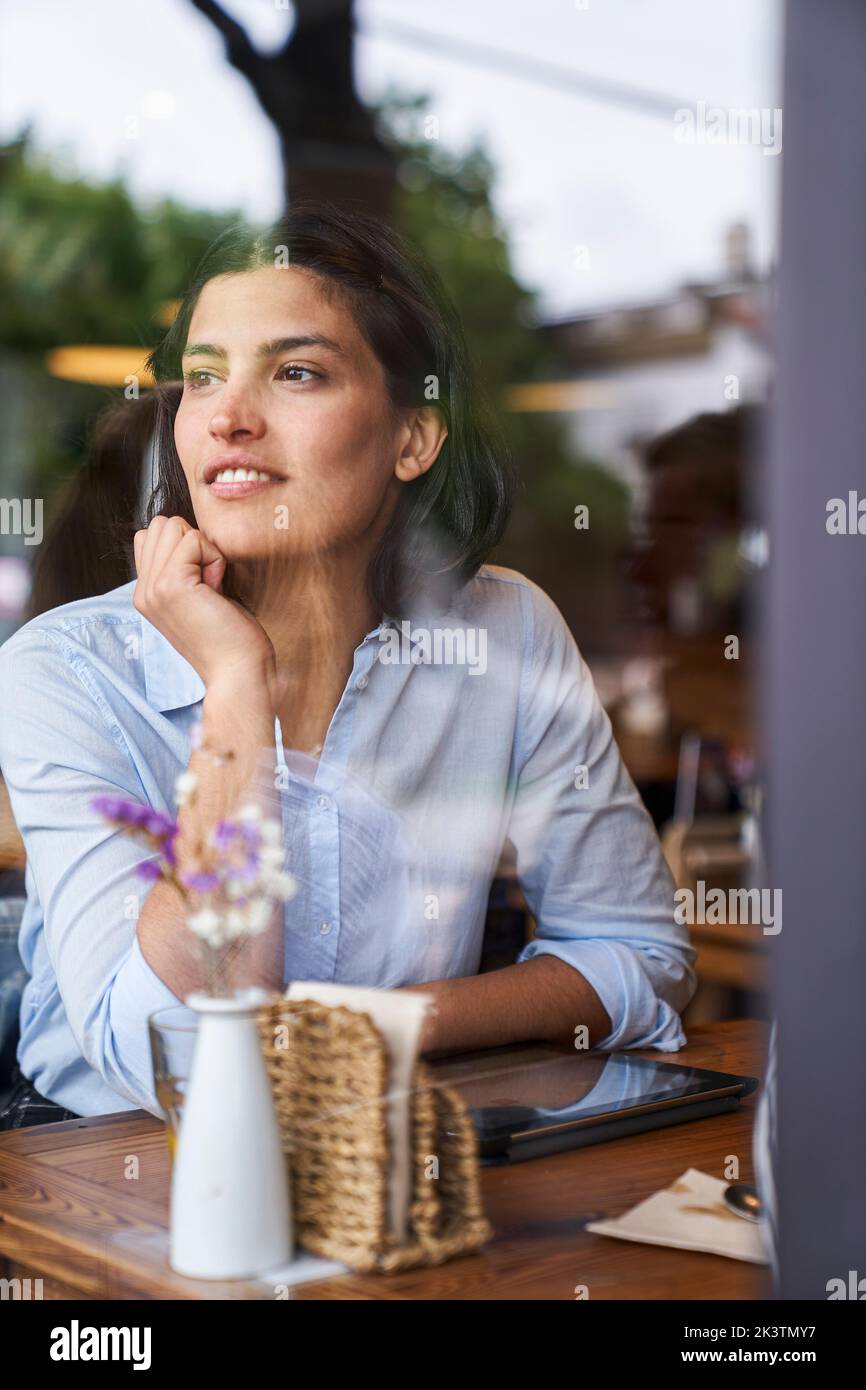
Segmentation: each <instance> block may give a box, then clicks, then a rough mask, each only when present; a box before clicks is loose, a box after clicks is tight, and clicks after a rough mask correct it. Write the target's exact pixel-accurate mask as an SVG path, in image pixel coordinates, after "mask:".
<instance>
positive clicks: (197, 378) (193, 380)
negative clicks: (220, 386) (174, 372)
mask: <svg viewBox="0 0 866 1390" xmlns="http://www.w3.org/2000/svg"><path fill="white" fill-rule="evenodd" d="M213 375H214V374H213V372H208V371H205V369H204V367H196V368H195V369H194V370H193V371H191V372H184V374H183V379H184V384H185V385H186V386H189V387H190V389H191V390H193V391H195V390H196V388H197V387H199V386H206V385H207V382H204V381H202V380H201V378H202V377H204V376H207V377H212V376H213Z"/></svg>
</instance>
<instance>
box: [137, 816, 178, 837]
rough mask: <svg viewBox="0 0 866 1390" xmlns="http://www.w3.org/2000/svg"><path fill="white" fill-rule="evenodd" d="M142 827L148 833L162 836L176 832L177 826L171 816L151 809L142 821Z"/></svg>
mask: <svg viewBox="0 0 866 1390" xmlns="http://www.w3.org/2000/svg"><path fill="white" fill-rule="evenodd" d="M144 828H145V830H146V831H147V832H148V834H149V835H156V836H157V837H158V838H160V839H161V838H162V837H163V836H165V835H171V834H172V833H173V832H176V830H177V826H176V824H175V822H174V820H172V818H171V816H167V815H165V814H164V813H163V812H162V811H151V812H150V814H149V815H148V817H147V820H146V821H145V822H144Z"/></svg>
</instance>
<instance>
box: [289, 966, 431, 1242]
mask: <svg viewBox="0 0 866 1390" xmlns="http://www.w3.org/2000/svg"><path fill="white" fill-rule="evenodd" d="M286 998H287V999H316V1000H318V1002H319V1003H320V1004H342V1005H344V1006H345V1007H346V1008H347V1009H354V1010H355V1012H356V1013H365V1014H369V1015H370V1018H371V1019H372V1020H373V1023H374V1024H375V1025H376V1027H377V1028H378V1029H379V1032H380V1033H381V1034H382V1036H383V1038H384V1039H385V1043H386V1045H387V1047H388V1052H389V1054H390V1060H391V1087H390V1090H389V1092H388V1132H389V1138H390V1141H391V1172H390V1174H389V1183H388V1197H389V1215H390V1227H391V1230H392V1231H393V1233H394V1235H395V1236H396V1237H397V1239H398V1241H401V1242H402V1241H403V1240H404V1239H405V1236H406V1228H407V1224H408V1219H409V1199H410V1195H411V1178H412V1173H411V1135H410V1122H411V1113H410V1109H409V1100H410V1091H411V1086H412V1076H413V1072H414V1070H415V1062H416V1060H417V1057H418V1048H419V1044H420V1042H421V1033H422V1029H423V1025H424V1015H425V1014H426V1012H427V1010H428V1008H429V1007H430V1006H431V1004H432V999H431V997H430V995H428V994H424V993H421V992H416V991H415V990H391V989H366V988H364V987H363V986H361V985H334V984H326V983H320V982H318V981H303V980H296V981H295V982H294V983H292V984H291V985H289V988H288V989H287V990H286Z"/></svg>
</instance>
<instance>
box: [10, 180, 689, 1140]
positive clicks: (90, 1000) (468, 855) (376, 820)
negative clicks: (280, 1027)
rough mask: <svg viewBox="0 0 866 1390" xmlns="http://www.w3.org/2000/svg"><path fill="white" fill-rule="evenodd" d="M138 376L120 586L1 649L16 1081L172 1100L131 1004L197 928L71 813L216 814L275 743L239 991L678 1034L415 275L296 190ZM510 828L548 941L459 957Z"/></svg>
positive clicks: (476, 432)
mask: <svg viewBox="0 0 866 1390" xmlns="http://www.w3.org/2000/svg"><path fill="white" fill-rule="evenodd" d="M151 365H152V367H153V371H154V374H155V376H156V378H157V381H158V383H159V386H158V389H157V400H158V412H157V426H156V453H157V457H158V460H159V476H158V479H157V484H156V489H155V492H154V496H153V498H152V500H151V504H150V508H149V511H148V517H149V524H148V525H147V526H146V527H145V528H144V529H143V530H141V531H139V532H138V533H137V534H136V536H135V547H134V548H135V564H136V572H137V579H136V580H135V581H133V582H132V583H129V584H126V585H122V586H121V587H119V588H117V589H114V590H112V591H111V592H109V593H107V594H104V595H102V596H100V597H98V598H95V599H86V600H83V601H78V602H74V603H71V604H66V605H63V606H61V607H59V608H56V609H54V610H53V611H52V612H50V613H46V614H43V615H41V616H40V617H39V618H37V619H35V620H34V621H33V622H31V623H29V624H27V625H26V626H25V627H24V628H22V629H21V630H20V631H19V632H18V633H16V634H15V636H14V637H13V638H12V639H11V640H10V641H9V642H7V643H6V644H5V646H4V647H3V649H2V651H0V682H2V686H0V688H2V691H3V698H4V710H5V712H6V713H5V718H4V723H3V730H2V734H0V765H2V770H3V773H4V775H5V777H6V779H7V783H8V786H9V790H10V795H11V799H12V805H13V809H14V812H15V816H16V820H17V822H18V825H19V828H20V831H21V834H22V836H23V839H24V843H25V847H26V849H27V856H28V908H27V915H26V917H25V921H24V924H23V926H22V934H21V948H22V955H23V958H24V961H25V964H26V965H27V966H28V968H29V969H30V971H31V975H32V979H31V981H30V983H29V985H28V987H27V992H26V994H25V998H24V1001H23V1004H22V1015H21V1023H22V1037H21V1043H20V1045H19V1049H18V1060H19V1063H20V1067H21V1071H22V1074H23V1077H24V1078H26V1079H27V1083H28V1084H29V1085H30V1086H31V1087H33V1088H35V1090H36V1092H37V1094H38V1095H39V1096H40V1097H43V1098H47V1099H48V1100H50V1101H53V1102H54V1103H55V1104H57V1105H59V1106H65V1107H68V1108H69V1109H70V1110H72V1111H74V1112H75V1113H77V1114H96V1113H101V1112H105V1111H111V1110H117V1109H121V1108H130V1107H135V1106H144V1107H146V1108H147V1109H150V1110H152V1111H153V1112H154V1113H160V1111H159V1107H158V1106H157V1104H156V1101H155V1097H154V1095H153V1093H152V1081H151V1074H150V1063H149V1058H148V1052H147V1030H146V1019H147V1016H148V1014H149V1013H151V1012H153V1011H154V1010H155V1009H157V1008H160V1007H163V1006H165V1005H168V1004H171V1003H174V1002H176V1000H177V999H183V998H184V997H185V995H186V994H187V993H188V992H189V991H190V989H192V988H194V987H195V986H196V985H197V984H198V983H199V975H198V968H197V960H196V956H195V951H194V949H193V946H192V944H191V943H192V941H193V938H192V936H191V934H190V933H189V932H188V931H187V929H186V928H185V926H184V921H183V912H182V909H181V907H180V905H179V903H178V901H177V900H176V898H175V896H174V894H173V892H172V890H171V889H170V888H169V887H168V886H166V885H165V884H162V883H156V884H155V885H154V886H153V887H152V888H151V890H150V891H149V893H148V894H147V896H146V897H145V898H144V899H143V900H141V901H140V900H139V887H140V880H138V879H137V878H136V873H135V871H136V866H137V865H138V864H139V863H140V862H141V861H142V859H143V858H146V857H147V856H146V855H145V854H143V853H142V851H141V849H140V847H138V846H136V845H135V843H133V842H131V841H130V840H128V839H125V838H123V837H121V836H119V835H118V834H117V833H115V832H114V831H112V830H111V829H109V828H107V827H106V826H104V825H102V824H100V823H99V822H98V820H97V819H96V817H95V816H94V814H93V812H92V811H91V809H90V802H91V800H92V798H93V796H94V795H96V794H98V793H99V792H103V791H106V790H111V791H113V792H122V793H124V794H126V795H130V796H133V797H136V798H137V799H138V800H140V801H142V802H145V803H147V804H149V805H151V806H153V807H154V808H156V809H157V810H160V811H171V810H172V809H173V804H172V797H173V787H174V781H175V778H176V777H177V775H178V774H179V773H180V772H182V771H183V770H184V769H188V770H189V772H190V773H192V774H193V776H194V777H195V778H196V779H197V785H198V797H197V807H196V815H197V816H198V817H199V818H200V820H201V822H203V825H204V828H205V829H207V828H209V827H210V826H211V825H212V824H214V823H215V822H216V820H217V819H218V818H219V817H220V815H221V814H224V813H225V811H226V809H227V808H228V807H230V806H231V805H232V804H234V803H236V802H237V800H238V799H239V798H240V797H242V796H243V795H245V793H246V791H247V789H248V788H249V786H250V785H251V783H252V782H253V780H254V779H255V778H256V777H257V776H258V775H259V774H260V770H261V767H262V759H263V758H265V759H266V760H267V766H268V769H269V775H270V772H271V771H273V774H274V776H273V785H274V788H276V789H277V791H276V792H275V794H276V795H278V796H279V802H280V810H281V813H282V818H283V825H284V832H285V842H286V846H287V853H288V866H289V868H290V869H291V871H292V873H293V874H294V876H295V878H296V879H297V881H298V884H299V891H298V893H297V895H296V896H295V898H294V899H293V900H292V901H291V902H289V903H288V904H287V905H286V908H285V919H284V922H283V923H282V924H280V933H279V937H278V939H276V940H272V941H271V942H270V943H269V948H268V949H267V951H261V950H260V951H259V953H258V955H257V957H256V960H255V970H256V976H255V978H256V979H257V981H258V982H259V983H261V984H263V985H266V986H268V987H273V988H279V987H280V986H282V985H283V984H284V982H286V981H288V980H291V979H318V980H335V979H338V980H341V981H345V982H355V983H365V984H372V985H379V986H382V987H389V988H401V987H409V988H414V987H423V988H425V989H426V990H428V991H429V992H430V993H431V994H432V995H433V998H434V1002H435V1006H436V1007H435V1009H434V1010H433V1011H431V1017H430V1023H429V1027H428V1031H427V1033H426V1034H425V1038H424V1047H425V1049H426V1050H428V1051H437V1050H450V1049H466V1048H473V1047H485V1046H493V1045H496V1044H501V1043H507V1042H513V1041H518V1040H521V1039H529V1038H542V1039H568V1040H571V1041H573V1042H574V1044H575V1046H590V1047H601V1048H604V1049H610V1048H617V1047H626V1046H631V1047H640V1046H644V1047H646V1046H654V1047H657V1048H660V1049H662V1050H675V1049H677V1048H679V1047H681V1046H682V1044H683V1043H684V1041H685V1038H684V1036H683V1033H682V1029H681V1026H680V1021H679V1017H678V1014H679V1011H681V1010H682V1009H683V1008H684V1007H685V1005H686V1004H687V1003H688V1001H689V999H690V998H691V995H692V993H693V991H694V987H695V976H694V972H693V970H692V961H693V959H694V951H693V950H692V948H691V947H690V946H689V944H688V939H687V935H686V932H685V929H683V928H681V927H678V926H677V925H676V924H675V922H674V919H673V908H674V900H673V885H672V882H671V880H670V877H669V875H668V872H667V869H666V866H665V864H664V861H663V859H662V856H661V852H660V848H659V845H658V840H657V838H656V836H655V832H654V830H653V827H652V823H651V822H650V820H649V817H648V815H647V814H646V812H645V810H644V809H643V806H642V804H641V802H640V799H639V797H638V795H637V792H636V791H635V788H634V786H633V784H632V782H631V781H630V779H629V777H628V775H627V773H626V772H625V770H624V768H623V766H622V763H621V761H620V758H619V754H618V752H617V749H616V746H615V744H614V742H613V740H612V737H611V730H610V723H609V721H608V719H607V717H606V715H605V714H604V711H603V710H602V708H601V706H600V704H599V701H598V698H597V696H596V693H595V690H594V688H593V684H592V680H591V677H590V674H589V671H588V669H587V667H586V665H585V663H584V662H583V659H582V657H581V656H580V654H579V652H578V650H577V648H576V646H575V644H574V641H573V639H572V637H571V635H570V633H569V632H568V630H567V628H566V627H565V624H564V621H563V619H562V618H561V616H560V614H559V612H558V610H557V609H556V608H555V607H554V605H553V604H552V603H551V601H550V600H549V599H548V598H547V597H546V596H545V595H544V594H543V593H542V592H541V591H540V590H539V589H537V587H536V586H534V585H533V584H532V583H531V582H530V581H528V580H527V579H525V578H523V577H522V576H521V575H519V574H516V573H514V572H513V571H508V570H502V569H498V568H495V567H487V566H484V565H483V560H484V557H485V556H486V554H487V553H488V552H489V550H490V549H491V547H492V546H493V545H494V544H495V542H496V541H497V539H498V538H499V536H500V535H501V533H502V530H503V527H504V524H505V521H506V519H507V513H508V507H509V502H510V496H511V486H510V481H509V473H508V470H507V468H506V467H505V465H504V462H503V453H502V449H501V446H500V445H499V443H498V442H497V440H496V436H495V433H494V431H493V428H492V426H491V425H490V423H489V421H487V419H486V418H485V416H484V414H483V412H482V410H481V408H480V406H479V404H478V401H477V396H476V393H475V388H474V386H473V384H472V380H471V376H470V372H469V368H468V363H467V357H466V350H465V347H464V343H463V338H462V333H461V329H460V325H459V322H458V321H457V318H456V316H455V314H454V311H453V309H452V308H451V307H450V306H449V304H448V302H447V299H446V296H445V295H444V293H443V292H442V289H441V286H440V285H439V284H438V281H437V280H436V277H435V276H434V275H433V273H432V272H431V271H430V270H429V268H426V267H425V266H424V265H423V264H422V263H421V262H420V261H419V259H418V258H417V257H416V256H415V255H414V254H412V253H410V251H409V250H408V249H407V248H406V247H405V246H404V245H403V244H402V243H401V241H400V240H399V238H398V237H397V236H396V235H395V233H394V232H393V231H392V230H391V229H390V228H388V227H387V226H385V225H383V224H382V223H380V222H378V221H376V220H375V219H373V218H368V217H365V216H360V215H358V214H356V213H352V214H351V215H349V214H344V213H342V212H340V211H339V210H337V209H335V208H334V207H332V206H324V207H322V206H306V207H301V208H296V209H295V210H293V211H292V212H291V213H290V214H289V215H288V217H287V218H286V219H285V220H284V221H283V222H282V223H280V224H279V225H278V226H277V227H276V228H274V229H273V230H272V232H271V233H270V234H269V235H267V236H264V237H261V238H259V239H257V240H256V239H253V240H250V239H248V238H246V237H245V236H244V235H242V234H231V235H228V236H226V237H225V238H223V239H221V240H220V241H219V242H218V243H217V245H216V247H215V248H214V249H213V250H212V251H211V252H210V253H209V255H208V256H207V257H206V259H205V262H204V264H203V265H202V267H201V268H200V271H199V273H198V274H197V276H196V278H195V281H194V283H193V285H192V286H191V287H190V290H189V292H188V294H187V295H186V297H185V299H184V300H183V302H182V304H181V307H180V309H179V312H178V315H177V318H176V320H175V323H174V324H173V326H172V328H171V329H170V330H169V332H168V334H167V336H166V338H165V340H164V341H163V343H162V344H161V345H160V347H159V348H158V349H157V351H156V352H155V353H154V356H153V360H152V364H151ZM191 814H192V813H191V810H190V808H189V807H186V806H185V807H183V808H181V811H180V820H181V825H182V835H181V839H180V849H179V853H180V858H181V867H183V862H184V856H185V855H186V854H187V853H188V851H187V849H186V848H185V846H186V843H187V840H188V839H191V836H192V830H193V825H192V821H191V818H190V817H191ZM506 846H509V847H513V849H514V850H515V851H516V856H517V867H518V874H519V877H520V881H521V885H522V887H523V890H524V893H525V895H526V898H527V900H528V903H529V905H530V909H531V910H532V912H533V914H534V916H535V918H536V920H537V934H536V936H535V938H534V939H533V940H532V941H531V942H530V943H529V944H528V945H527V946H526V947H525V949H524V950H523V951H522V952H521V958H520V960H519V961H518V963H517V964H515V965H512V966H508V967H506V968H504V969H502V970H498V971H495V972H493V973H490V974H485V975H482V976H478V975H476V973H475V972H476V971H477V967H478V960H479V955H480V949H481V937H482V931H483V925H484V915H485V907H486V903H487V897H488V892H489V888H490V883H491V881H492V879H493V876H494V874H495V872H496V867H497V864H498V862H499V858H500V855H501V854H502V852H503V850H504V848H505V847H506Z"/></svg>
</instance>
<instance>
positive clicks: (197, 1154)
mask: <svg viewBox="0 0 866 1390" xmlns="http://www.w3.org/2000/svg"><path fill="white" fill-rule="evenodd" d="M266 997H267V996H266V995H265V993H264V991H262V990H260V989H244V990H238V991H236V992H235V994H234V995H232V996H230V997H228V998H214V997H212V996H210V995H207V994H202V993H195V994H190V995H189V996H188V998H187V999H186V1004H187V1007H188V1008H190V1009H194V1010H195V1012H196V1013H197V1014H198V1016H199V1026H198V1037H197V1040H196V1045H195V1053H194V1055H193V1061H192V1069H191V1073H190V1078H189V1087H188V1090H187V1094H186V1097H185V1099H184V1105H183V1112H182V1116H181V1121H180V1133H179V1136H178V1142H177V1152H176V1154H175V1159H174V1165H173V1169H172V1183H171V1254H170V1263H171V1267H172V1269H174V1270H176V1271H177V1273H178V1274H186V1275H189V1276H190V1277H192V1278H196V1279H244V1278H252V1277H255V1276H257V1275H261V1274H264V1273H266V1272H267V1271H268V1270H270V1269H274V1268H276V1267H277V1266H278V1265H283V1264H286V1263H287V1261H289V1260H290V1259H291V1258H292V1247H293V1239H292V1228H291V1205H290V1193H289V1180H288V1166H287V1163H286V1159H285V1156H284V1154H283V1149H282V1144H281V1142H280V1133H279V1127H278V1123H277V1117H276V1112H275V1110H274V1103H273V1096H272V1093H271V1087H270V1082H269V1081H268V1076H267V1071H266V1069H265V1061H264V1057H263V1056H262V1051H261V1044H260V1042H259V1036H258V1031H257V1027H256V1018H255V1015H256V1010H257V1009H258V1007H259V1005H260V1004H262V1003H263V1002H264V1001H265V999H266Z"/></svg>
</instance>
